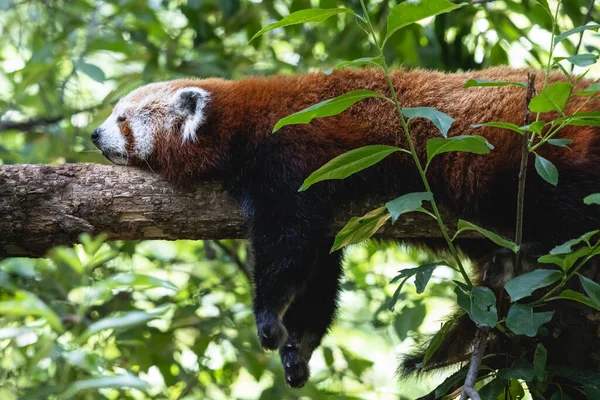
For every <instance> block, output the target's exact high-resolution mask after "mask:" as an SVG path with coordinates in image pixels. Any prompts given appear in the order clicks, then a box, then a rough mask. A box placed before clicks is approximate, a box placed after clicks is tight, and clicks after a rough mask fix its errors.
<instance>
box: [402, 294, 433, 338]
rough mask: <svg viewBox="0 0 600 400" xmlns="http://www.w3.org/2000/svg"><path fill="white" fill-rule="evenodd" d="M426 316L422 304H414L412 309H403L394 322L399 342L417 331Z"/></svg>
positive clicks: (425, 310) (425, 309)
mask: <svg viewBox="0 0 600 400" xmlns="http://www.w3.org/2000/svg"><path fill="white" fill-rule="evenodd" d="M426 315H427V308H426V307H425V304H423V302H421V301H419V302H416V303H415V305H414V307H403V308H402V310H400V313H399V314H398V315H397V316H396V319H395V320H394V330H395V331H396V334H397V335H398V338H399V339H400V340H405V339H406V338H407V337H408V333H409V332H416V331H418V329H419V327H420V326H421V324H422V323H423V320H424V319H425V316H426Z"/></svg>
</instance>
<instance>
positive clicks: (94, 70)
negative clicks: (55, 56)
mask: <svg viewBox="0 0 600 400" xmlns="http://www.w3.org/2000/svg"><path fill="white" fill-rule="evenodd" d="M75 67H76V68H77V69H78V70H80V71H81V72H83V73H84V74H86V75H87V76H89V77H90V78H92V79H93V80H95V81H96V82H100V83H103V82H104V81H105V80H106V76H105V75H104V71H102V70H101V69H100V67H98V66H96V65H94V64H90V63H85V62H78V63H75Z"/></svg>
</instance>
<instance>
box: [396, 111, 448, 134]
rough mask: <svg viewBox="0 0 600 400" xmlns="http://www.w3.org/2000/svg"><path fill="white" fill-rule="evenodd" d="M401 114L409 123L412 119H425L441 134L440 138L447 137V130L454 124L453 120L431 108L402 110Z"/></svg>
mask: <svg viewBox="0 0 600 400" xmlns="http://www.w3.org/2000/svg"><path fill="white" fill-rule="evenodd" d="M402 114H404V116H405V117H406V118H408V119H409V121H410V119H412V118H426V119H428V120H430V121H431V122H433V124H434V125H435V127H436V128H438V129H439V130H440V132H442V136H444V137H445V138H447V137H448V130H449V129H450V126H451V125H452V123H453V122H454V118H452V117H450V116H449V115H448V114H445V113H443V112H441V111H438V110H436V109H435V108H431V107H415V108H403V109H402Z"/></svg>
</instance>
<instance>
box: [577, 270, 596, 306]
mask: <svg viewBox="0 0 600 400" xmlns="http://www.w3.org/2000/svg"><path fill="white" fill-rule="evenodd" d="M579 280H580V281H581V285H582V286H583V290H585V292H586V293H587V295H588V296H590V299H591V300H592V301H593V302H594V304H595V305H596V307H600V284H598V283H597V282H594V281H593V280H591V279H589V278H586V277H585V276H583V275H579Z"/></svg>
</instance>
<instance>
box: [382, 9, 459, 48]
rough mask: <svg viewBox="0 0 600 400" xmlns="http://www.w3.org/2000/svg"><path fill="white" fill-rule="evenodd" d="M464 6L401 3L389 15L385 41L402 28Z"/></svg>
mask: <svg viewBox="0 0 600 400" xmlns="http://www.w3.org/2000/svg"><path fill="white" fill-rule="evenodd" d="M462 5H463V4H453V3H450V2H449V1H447V0H411V1H406V2H404V3H400V4H398V5H397V6H396V7H394V8H393V9H392V11H390V13H389V15H388V20H387V34H386V36H385V40H387V39H388V38H389V37H390V36H392V35H393V34H394V32H396V31H397V30H398V29H400V28H404V27H405V26H408V25H410V24H414V23H415V22H417V21H420V20H422V19H425V18H428V17H433V16H435V15H439V14H442V13H447V12H449V11H452V10H455V9H457V8H460V7H461V6H462Z"/></svg>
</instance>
